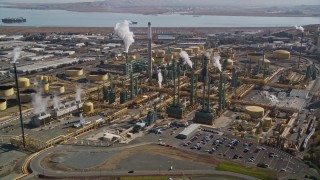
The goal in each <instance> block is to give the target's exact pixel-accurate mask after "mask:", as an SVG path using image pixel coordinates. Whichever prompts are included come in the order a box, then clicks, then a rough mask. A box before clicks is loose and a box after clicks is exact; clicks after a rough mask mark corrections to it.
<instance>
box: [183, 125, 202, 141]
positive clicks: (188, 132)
mask: <svg viewBox="0 0 320 180" xmlns="http://www.w3.org/2000/svg"><path fill="white" fill-rule="evenodd" d="M199 128H200V124H191V125H190V126H188V127H187V128H185V129H184V130H183V131H182V132H181V133H179V134H178V136H177V137H178V138H181V139H188V138H190V137H191V136H192V135H193V134H194V133H195V132H196V131H198V130H199Z"/></svg>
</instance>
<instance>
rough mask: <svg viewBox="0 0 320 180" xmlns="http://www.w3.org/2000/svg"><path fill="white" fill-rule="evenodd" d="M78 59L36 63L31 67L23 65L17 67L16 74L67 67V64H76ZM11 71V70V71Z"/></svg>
mask: <svg viewBox="0 0 320 180" xmlns="http://www.w3.org/2000/svg"><path fill="white" fill-rule="evenodd" d="M78 62H79V59H77V58H73V59H71V58H62V59H56V60H51V61H44V62H37V63H35V64H31V65H24V66H19V67H17V72H18V73H26V72H33V71H43V70H45V69H54V68H57V67H58V66H61V65H67V64H75V63H78ZM11 71H13V69H11Z"/></svg>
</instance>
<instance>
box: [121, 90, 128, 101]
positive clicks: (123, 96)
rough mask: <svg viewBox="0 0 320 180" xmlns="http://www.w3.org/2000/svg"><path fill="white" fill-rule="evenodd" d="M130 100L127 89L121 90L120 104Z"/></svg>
mask: <svg viewBox="0 0 320 180" xmlns="http://www.w3.org/2000/svg"><path fill="white" fill-rule="evenodd" d="M127 101H128V92H127V91H121V92H120V104H123V103H125V102H127Z"/></svg>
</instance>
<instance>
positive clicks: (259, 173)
mask: <svg viewBox="0 0 320 180" xmlns="http://www.w3.org/2000/svg"><path fill="white" fill-rule="evenodd" d="M216 170H219V171H230V172H235V173H240V174H245V175H248V176H252V177H256V178H259V179H262V180H272V179H274V177H275V176H276V172H275V171H272V170H270V169H260V168H258V169H249V168H245V167H243V166H240V165H237V164H233V163H227V162H221V163H219V164H218V166H217V168H216Z"/></svg>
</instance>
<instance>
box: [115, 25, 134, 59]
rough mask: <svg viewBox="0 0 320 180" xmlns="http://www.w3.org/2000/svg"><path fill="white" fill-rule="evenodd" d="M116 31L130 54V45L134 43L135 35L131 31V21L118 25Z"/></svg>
mask: <svg viewBox="0 0 320 180" xmlns="http://www.w3.org/2000/svg"><path fill="white" fill-rule="evenodd" d="M114 31H115V34H116V35H117V36H119V37H120V38H121V39H122V40H123V42H124V46H125V52H126V53H128V52H129V47H130V45H131V44H132V43H134V38H133V37H134V35H133V32H131V31H130V29H129V21H127V20H124V21H123V22H121V23H117V24H116V26H115V27H114Z"/></svg>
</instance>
